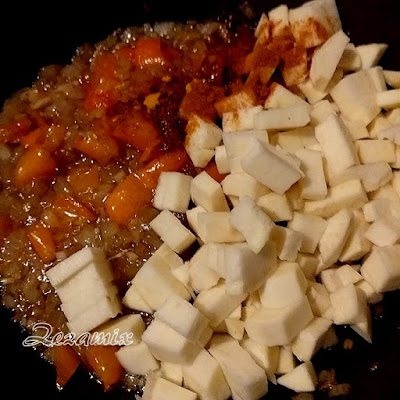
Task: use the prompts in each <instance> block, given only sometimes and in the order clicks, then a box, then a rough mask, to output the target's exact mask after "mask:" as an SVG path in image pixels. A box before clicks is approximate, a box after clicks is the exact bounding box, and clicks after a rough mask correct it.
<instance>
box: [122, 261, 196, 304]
mask: <svg viewBox="0 0 400 400" xmlns="http://www.w3.org/2000/svg"><path fill="white" fill-rule="evenodd" d="M132 284H133V285H134V288H135V289H136V290H137V291H138V292H139V293H140V295H141V296H142V297H143V299H144V300H145V301H146V303H148V304H149V306H150V307H151V308H152V309H153V310H158V309H159V308H160V307H161V306H162V305H163V304H164V302H165V301H166V300H167V299H168V298H169V297H171V296H179V297H181V298H183V299H185V300H189V299H190V298H191V296H190V294H189V292H188V290H187V289H186V288H185V286H184V285H183V284H182V283H181V282H179V281H178V280H177V279H176V278H175V277H174V276H173V275H172V273H171V269H170V267H169V266H168V264H167V263H166V262H164V261H163V260H161V259H160V258H158V257H150V258H149V260H148V261H147V262H146V263H145V264H143V266H142V268H141V269H140V270H139V272H138V273H137V274H136V276H135V277H134V278H133V280H132ZM129 290H131V289H129Z"/></svg>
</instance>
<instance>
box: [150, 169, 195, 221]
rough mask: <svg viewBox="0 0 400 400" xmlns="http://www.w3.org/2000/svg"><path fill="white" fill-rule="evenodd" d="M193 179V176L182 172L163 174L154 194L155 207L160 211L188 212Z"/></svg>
mask: <svg viewBox="0 0 400 400" xmlns="http://www.w3.org/2000/svg"><path fill="white" fill-rule="evenodd" d="M192 179H193V178H192V177H191V176H189V175H185V174H182V173H180V172H161V174H160V177H159V179H158V184H157V187H156V192H155V194H154V200H153V205H154V207H155V208H157V209H159V210H170V211H176V212H179V213H184V212H186V210H187V209H188V206H189V201H190V192H189V190H190V183H191V181H192Z"/></svg>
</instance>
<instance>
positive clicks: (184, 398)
mask: <svg viewBox="0 0 400 400" xmlns="http://www.w3.org/2000/svg"><path fill="white" fill-rule="evenodd" d="M158 399H163V400H197V394H196V393H194V392H192V391H190V390H188V389H185V388H183V387H181V386H179V385H176V384H175V383H172V382H170V381H168V380H166V379H164V378H161V377H157V378H155V380H154V381H153V382H151V384H146V386H145V389H144V392H143V400H158Z"/></svg>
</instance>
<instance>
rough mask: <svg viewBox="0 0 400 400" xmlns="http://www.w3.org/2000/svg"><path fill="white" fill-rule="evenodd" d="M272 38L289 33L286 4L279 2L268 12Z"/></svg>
mask: <svg viewBox="0 0 400 400" xmlns="http://www.w3.org/2000/svg"><path fill="white" fill-rule="evenodd" d="M268 19H269V21H270V23H271V35H272V37H273V38H277V37H280V36H287V35H288V34H289V35H291V31H290V26H289V9H288V6H287V5H286V4H281V5H280V6H278V7H275V8H273V9H272V10H270V11H269V12H268Z"/></svg>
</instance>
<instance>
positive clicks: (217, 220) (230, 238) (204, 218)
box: [197, 212, 245, 243]
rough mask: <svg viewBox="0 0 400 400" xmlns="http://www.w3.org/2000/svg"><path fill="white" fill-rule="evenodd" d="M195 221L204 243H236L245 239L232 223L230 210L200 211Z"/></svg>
mask: <svg viewBox="0 0 400 400" xmlns="http://www.w3.org/2000/svg"><path fill="white" fill-rule="evenodd" d="M197 221H198V225H199V235H200V238H201V239H202V240H203V242H204V243H210V242H214V243H237V242H244V240H245V239H244V237H243V235H242V234H241V233H240V232H239V231H238V230H237V229H236V228H235V227H234V226H233V225H232V223H231V213H230V212H208V213H200V214H198V216H197Z"/></svg>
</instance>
